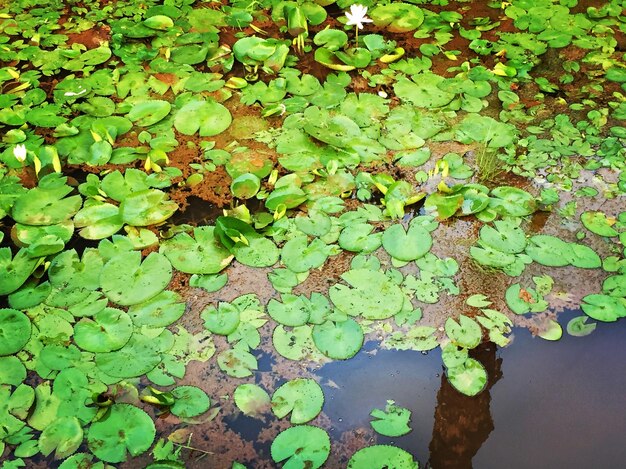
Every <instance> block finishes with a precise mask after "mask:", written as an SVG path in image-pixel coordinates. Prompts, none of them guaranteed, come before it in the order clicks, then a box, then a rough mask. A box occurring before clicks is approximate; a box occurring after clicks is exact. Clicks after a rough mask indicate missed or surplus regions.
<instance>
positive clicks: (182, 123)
mask: <svg viewBox="0 0 626 469" xmlns="http://www.w3.org/2000/svg"><path fill="white" fill-rule="evenodd" d="M232 120H233V118H232V116H231V115H230V112H229V111H228V109H226V108H225V107H224V106H222V105H221V104H220V103H218V102H217V101H213V100H208V101H191V102H189V103H187V104H185V105H184V106H183V107H182V108H180V109H179V110H178V111H177V112H176V115H175V117H174V127H175V128H176V130H178V131H179V132H180V133H181V134H184V135H193V134H195V133H196V132H199V133H200V136H201V137H212V136H214V135H217V134H220V133H222V132H223V131H224V130H226V129H227V128H228V127H229V126H230V124H231V122H232Z"/></svg>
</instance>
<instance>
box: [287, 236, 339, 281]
mask: <svg viewBox="0 0 626 469" xmlns="http://www.w3.org/2000/svg"><path fill="white" fill-rule="evenodd" d="M328 255H329V247H328V246H327V245H326V244H325V243H324V242H323V241H322V240H321V239H319V238H315V239H314V240H313V241H311V243H309V242H308V239H307V237H306V236H305V235H301V236H295V237H293V238H291V239H290V240H289V241H287V242H286V243H285V245H284V246H283V249H282V252H281V260H282V261H283V263H284V264H285V266H286V267H287V268H288V269H289V270H291V271H293V272H296V273H300V272H306V271H307V270H310V269H316V268H318V267H321V266H322V265H323V264H324V262H326V259H327V258H328Z"/></svg>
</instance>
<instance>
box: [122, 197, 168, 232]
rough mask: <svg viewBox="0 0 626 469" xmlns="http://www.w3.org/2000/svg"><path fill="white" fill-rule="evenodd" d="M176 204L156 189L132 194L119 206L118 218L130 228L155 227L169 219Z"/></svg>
mask: <svg viewBox="0 0 626 469" xmlns="http://www.w3.org/2000/svg"><path fill="white" fill-rule="evenodd" d="M176 210H178V204H177V203H176V202H173V201H171V200H168V198H167V194H166V193H165V192H163V191H160V190H158V189H147V190H143V191H138V192H133V193H132V194H129V195H128V196H126V198H125V199H124V200H123V201H122V203H121V204H120V213H119V214H120V217H121V218H122V221H123V222H124V223H127V224H129V225H132V226H149V225H157V224H159V223H161V222H164V221H165V220H167V219H168V218H169V217H171V216H172V215H173V214H174V212H175V211H176Z"/></svg>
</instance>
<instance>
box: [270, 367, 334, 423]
mask: <svg viewBox="0 0 626 469" xmlns="http://www.w3.org/2000/svg"><path fill="white" fill-rule="evenodd" d="M323 405H324V393H323V392H322V388H321V387H320V385H319V384H317V383H316V382H315V381H314V380H312V379H307V378H296V379H293V380H291V381H288V382H286V383H285V384H283V385H282V386H280V387H279V388H278V389H277V390H276V391H275V392H274V394H273V395H272V411H273V412H274V414H275V415H276V417H278V418H279V419H281V418H283V417H285V416H286V415H287V414H289V413H291V423H293V424H299V423H306V422H308V421H309V420H313V419H314V418H315V417H317V415H318V414H319V413H320V412H321V411H322V406H323Z"/></svg>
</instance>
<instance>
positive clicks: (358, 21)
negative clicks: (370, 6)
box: [346, 3, 372, 29]
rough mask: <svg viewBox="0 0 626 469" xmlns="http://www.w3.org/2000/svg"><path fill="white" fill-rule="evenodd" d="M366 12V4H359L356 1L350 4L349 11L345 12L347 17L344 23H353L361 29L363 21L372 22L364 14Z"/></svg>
mask: <svg viewBox="0 0 626 469" xmlns="http://www.w3.org/2000/svg"><path fill="white" fill-rule="evenodd" d="M366 13H367V7H366V6H363V5H359V4H358V3H357V4H356V5H351V6H350V13H346V18H348V21H347V22H346V24H347V25H348V26H350V25H354V26H356V27H357V28H359V29H363V23H372V20H371V19H369V18H368V17H367V16H365V15H366Z"/></svg>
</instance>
